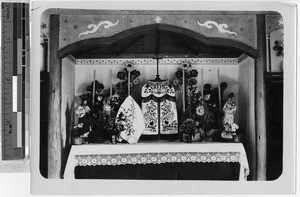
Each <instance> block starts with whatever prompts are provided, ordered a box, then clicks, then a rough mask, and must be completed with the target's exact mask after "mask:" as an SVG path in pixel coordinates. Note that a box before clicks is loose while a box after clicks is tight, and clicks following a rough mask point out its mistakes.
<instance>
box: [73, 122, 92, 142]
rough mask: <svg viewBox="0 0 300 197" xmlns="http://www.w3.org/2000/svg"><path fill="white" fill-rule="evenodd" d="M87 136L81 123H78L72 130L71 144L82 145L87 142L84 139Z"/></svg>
mask: <svg viewBox="0 0 300 197" xmlns="http://www.w3.org/2000/svg"><path fill="white" fill-rule="evenodd" d="M88 134H89V132H86V131H85V130H84V125H83V123H79V124H78V125H76V126H75V127H74V128H73V132H72V139H73V144H75V145H80V144H83V143H84V142H85V141H87V140H86V139H87V136H88Z"/></svg>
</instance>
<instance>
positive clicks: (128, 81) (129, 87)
mask: <svg viewBox="0 0 300 197" xmlns="http://www.w3.org/2000/svg"><path fill="white" fill-rule="evenodd" d="M127 70H128V96H129V95H130V68H128V69H127Z"/></svg>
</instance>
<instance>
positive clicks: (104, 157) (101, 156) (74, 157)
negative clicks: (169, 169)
mask: <svg viewBox="0 0 300 197" xmlns="http://www.w3.org/2000/svg"><path fill="white" fill-rule="evenodd" d="M174 162H202V163H209V162H239V163H240V175H239V180H240V181H245V180H247V176H248V175H249V172H250V171H249V165H248V160H247V155H246V152H245V149H244V146H243V144H242V143H217V142H205V143H204V142H193V143H190V144H188V143H183V142H157V143H155V142H149V143H147V142H139V143H138V144H85V145H73V146H72V147H71V151H70V154H69V157H68V161H67V165H66V168H65V173H64V179H75V174H74V170H75V167H76V166H98V165H99V166H100V165H125V164H131V165H134V164H160V163H174Z"/></svg>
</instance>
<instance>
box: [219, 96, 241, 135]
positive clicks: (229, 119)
mask: <svg viewBox="0 0 300 197" xmlns="http://www.w3.org/2000/svg"><path fill="white" fill-rule="evenodd" d="M233 96H234V94H233V93H230V94H229V95H228V98H227V100H226V102H225V104H224V106H223V113H224V117H223V127H224V131H223V132H222V133H221V137H222V138H224V139H232V138H233V135H235V131H236V129H238V125H237V124H236V123H235V122H234V114H235V112H236V104H235V102H233V101H232V97H233Z"/></svg>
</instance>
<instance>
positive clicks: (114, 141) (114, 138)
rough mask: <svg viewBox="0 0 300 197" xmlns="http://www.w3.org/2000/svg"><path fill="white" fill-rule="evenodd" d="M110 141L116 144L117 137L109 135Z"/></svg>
mask: <svg viewBox="0 0 300 197" xmlns="http://www.w3.org/2000/svg"><path fill="white" fill-rule="evenodd" d="M111 143H112V144H116V143H117V137H116V135H112V136H111Z"/></svg>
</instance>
